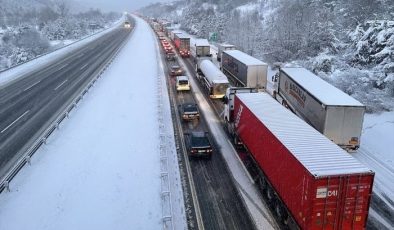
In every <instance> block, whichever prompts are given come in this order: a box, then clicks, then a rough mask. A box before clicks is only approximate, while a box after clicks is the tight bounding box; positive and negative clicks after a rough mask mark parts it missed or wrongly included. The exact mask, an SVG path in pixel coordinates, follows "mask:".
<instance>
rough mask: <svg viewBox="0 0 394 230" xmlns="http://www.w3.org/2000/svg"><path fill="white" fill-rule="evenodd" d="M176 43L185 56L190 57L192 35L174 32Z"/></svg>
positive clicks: (182, 55)
mask: <svg viewBox="0 0 394 230" xmlns="http://www.w3.org/2000/svg"><path fill="white" fill-rule="evenodd" d="M173 41H174V44H175V47H176V48H177V49H178V51H179V54H180V55H181V57H183V58H188V57H190V37H189V36H187V35H185V34H183V33H174V40H173Z"/></svg>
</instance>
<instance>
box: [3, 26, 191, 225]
mask: <svg viewBox="0 0 394 230" xmlns="http://www.w3.org/2000/svg"><path fill="white" fill-rule="evenodd" d="M136 20H137V25H136V27H135V31H134V32H133V35H132V37H131V38H130V39H129V41H128V42H127V44H126V45H125V47H124V48H123V50H122V51H121V52H120V53H119V55H118V57H117V59H115V62H114V63H113V64H112V65H111V67H110V68H109V69H108V70H107V71H106V72H105V73H104V74H103V76H102V78H101V79H100V80H99V81H98V82H97V83H96V84H95V87H93V88H92V89H91V90H90V91H89V93H88V94H86V96H85V97H84V98H83V100H82V102H81V103H80V104H79V105H78V107H77V108H76V109H75V110H73V112H72V113H71V114H70V118H69V119H66V120H65V122H63V123H62V124H61V126H60V131H57V132H54V134H52V135H51V137H50V138H49V139H48V140H47V145H44V146H43V147H41V148H40V149H39V150H38V152H37V153H36V154H35V155H34V157H33V158H32V159H31V165H29V166H25V167H24V168H23V169H22V170H21V171H20V173H19V174H18V175H17V176H16V177H15V178H14V180H13V181H12V182H11V184H10V189H11V191H10V192H3V193H1V195H0V203H1V206H0V229H8V230H13V229H15V230H17V229H43V230H45V229H160V228H162V226H163V215H166V217H168V216H167V215H168V213H167V211H168V206H166V205H168V203H167V204H166V203H165V202H164V203H163V199H162V197H163V195H162V186H163V185H162V180H161V178H162V174H161V173H162V170H163V168H162V162H161V159H163V158H162V157H163V156H162V155H161V153H160V147H159V146H160V138H159V135H160V134H162V133H159V130H160V129H159V120H160V121H162V122H163V124H164V126H170V127H171V125H169V124H171V120H170V119H171V118H170V116H169V111H164V112H162V113H158V102H157V95H158V94H159V92H158V91H157V90H158V89H159V88H158V87H157V84H158V83H157V82H158V77H163V73H161V72H160V71H159V70H160V69H159V68H158V67H157V65H156V64H155V63H157V61H156V60H157V57H156V55H157V50H156V48H157V47H156V46H155V45H154V44H155V40H154V39H155V38H154V34H153V33H152V32H151V29H150V28H149V26H148V25H147V24H146V23H145V22H144V21H142V20H141V19H136ZM159 79H160V78H159ZM163 87H165V84H163ZM163 91H164V92H166V89H165V88H164V89H163ZM163 108H164V107H163ZM168 110H169V108H168ZM159 114H162V115H163V117H162V118H161V119H159V117H158V116H159ZM171 130H172V129H165V130H164V131H165V132H171ZM164 134H165V136H166V137H168V138H169V139H168V142H169V143H170V145H167V146H168V149H167V151H166V152H167V154H169V155H168V156H167V157H168V159H169V163H168V164H169V166H168V168H167V169H171V171H170V172H168V178H167V179H169V184H170V191H171V194H172V196H171V202H172V203H173V204H175V205H172V206H171V210H170V213H169V214H170V215H172V222H171V225H172V227H174V228H175V229H185V228H186V227H185V226H186V223H185V214H184V209H183V197H182V191H181V186H180V185H179V183H180V180H179V172H178V171H177V170H178V167H174V165H171V162H177V161H176V156H172V155H171V153H175V151H174V149H175V145H174V142H173V140H171V137H173V133H164Z"/></svg>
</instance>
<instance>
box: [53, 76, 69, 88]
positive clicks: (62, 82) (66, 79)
mask: <svg viewBox="0 0 394 230" xmlns="http://www.w3.org/2000/svg"><path fill="white" fill-rule="evenodd" d="M67 81H68V79H66V80H64V81H63V82H62V83H60V85H58V86H56V88H55V89H54V90H58V89H59V88H60V87H61V86H62V85H64V83H66V82H67Z"/></svg>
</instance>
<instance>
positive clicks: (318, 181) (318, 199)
mask: <svg viewBox="0 0 394 230" xmlns="http://www.w3.org/2000/svg"><path fill="white" fill-rule="evenodd" d="M231 92H232V90H231V89H229V90H228V94H227V96H226V97H228V98H230V97H231V95H230V93H231ZM232 99H233V100H232V103H233V106H227V107H226V108H227V109H229V111H227V114H226V115H225V120H226V124H227V125H228V126H231V127H232V128H229V130H232V131H231V135H233V136H237V139H239V140H240V142H241V143H242V144H243V146H244V147H245V149H246V150H247V151H248V154H249V156H250V157H251V159H252V162H253V164H252V165H254V166H255V167H256V171H257V176H256V179H255V181H256V182H257V185H258V187H259V188H260V190H261V192H262V193H263V196H264V197H265V198H266V199H267V203H269V204H270V205H271V208H272V210H273V211H274V213H275V215H276V216H277V218H278V220H280V224H281V225H283V226H286V227H283V228H289V229H312V230H314V229H331V230H343V229H345V230H347V229H349V230H350V229H365V228H366V223H367V218H368V210H369V205H370V200H371V195H372V186H373V179H374V172H373V171H371V170H370V169H369V168H367V167H366V166H364V165H363V164H361V163H360V162H359V161H357V160H356V159H355V158H354V157H352V156H351V155H349V154H348V153H347V152H346V151H344V150H343V149H341V148H340V147H339V146H337V145H336V144H334V143H333V142H331V141H330V140H328V139H327V138H326V137H325V136H324V135H322V134H321V133H319V132H318V131H317V130H315V129H314V128H313V127H311V126H310V125H308V124H307V123H306V122H305V121H303V120H302V119H301V118H299V117H298V116H296V115H295V114H294V113H292V112H291V111H289V110H288V109H286V108H284V107H283V106H281V105H280V104H279V103H278V102H277V101H275V99H274V98H272V97H271V96H270V95H269V94H267V93H264V92H257V93H247V92H243V93H241V92H240V93H234V92H232ZM229 114H231V115H230V116H229Z"/></svg>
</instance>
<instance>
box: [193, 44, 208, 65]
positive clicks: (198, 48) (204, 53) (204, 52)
mask: <svg viewBox="0 0 394 230" xmlns="http://www.w3.org/2000/svg"><path fill="white" fill-rule="evenodd" d="M190 50H191V55H192V57H193V60H194V63H197V62H198V60H199V59H200V58H206V57H209V58H210V57H212V54H211V45H210V44H209V42H208V40H207V39H193V45H192V46H191V47H190Z"/></svg>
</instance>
